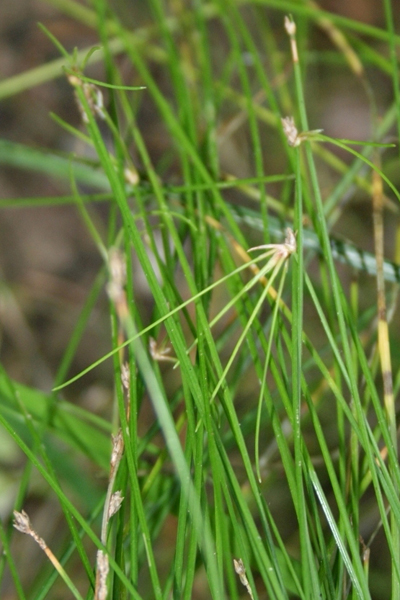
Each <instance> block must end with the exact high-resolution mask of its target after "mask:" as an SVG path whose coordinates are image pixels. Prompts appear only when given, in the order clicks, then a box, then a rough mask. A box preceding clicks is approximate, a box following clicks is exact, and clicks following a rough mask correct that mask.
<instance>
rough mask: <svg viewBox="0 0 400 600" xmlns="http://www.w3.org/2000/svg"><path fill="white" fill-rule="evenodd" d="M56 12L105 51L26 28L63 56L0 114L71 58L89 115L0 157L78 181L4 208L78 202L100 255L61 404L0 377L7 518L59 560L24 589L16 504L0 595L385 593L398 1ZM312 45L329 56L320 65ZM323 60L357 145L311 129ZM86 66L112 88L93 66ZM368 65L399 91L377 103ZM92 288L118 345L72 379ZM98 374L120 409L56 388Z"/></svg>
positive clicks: (392, 438)
mask: <svg viewBox="0 0 400 600" xmlns="http://www.w3.org/2000/svg"><path fill="white" fill-rule="evenodd" d="M47 1H48V2H49V3H50V4H53V5H54V6H55V7H57V8H58V9H59V10H60V11H62V12H65V13H66V14H68V15H69V16H70V17H72V18H73V19H74V20H75V21H76V22H77V23H83V24H85V25H87V26H89V27H91V28H93V30H94V31H96V32H97V36H98V40H99V45H98V46H96V47H94V48H89V49H83V50H77V49H75V50H72V51H69V50H67V49H65V48H64V46H63V45H62V44H61V43H60V42H59V41H58V40H57V39H56V38H55V36H54V35H53V34H52V32H51V31H50V30H49V29H51V28H49V29H48V28H46V27H44V26H43V25H42V26H41V31H42V33H43V35H47V36H48V37H49V38H50V40H51V41H52V42H53V43H54V45H55V46H56V48H57V49H58V51H59V52H60V54H61V59H57V60H54V61H53V62H50V63H48V64H46V65H44V66H43V67H39V68H37V69H32V70H31V71H30V72H27V73H24V74H22V75H19V76H16V77H12V78H9V79H7V80H4V81H3V82H1V83H0V99H2V98H6V97H10V96H12V95H14V94H16V93H17V92H21V91H23V90H26V89H29V88H30V87H32V86H33V85H35V84H37V83H40V82H43V81H46V80H50V79H53V78H56V77H58V76H59V75H60V67H61V66H62V67H63V70H62V73H63V75H62V76H63V77H66V78H67V80H68V82H69V83H70V85H71V94H74V95H75V100H76V105H77V107H78V110H79V115H80V125H79V127H74V126H73V125H72V124H71V123H70V122H66V121H65V120H63V119H62V118H60V117H59V116H56V115H52V118H53V119H54V120H55V121H56V123H57V124H58V125H59V127H60V128H61V129H62V130H64V135H65V136H68V138H69V139H73V140H75V142H76V148H78V149H79V151H77V152H75V153H72V154H70V155H67V154H62V153H59V152H58V153H57V152H50V151H45V150H44V149H40V148H35V149H33V148H30V147H28V146H24V145H22V144H16V143H13V142H11V141H7V140H0V161H1V162H2V164H7V165H12V166H14V167H17V168H19V169H25V170H28V169H31V170H33V171H34V172H36V173H41V174H43V176H46V177H48V178H53V179H55V180H58V181H61V182H63V183H62V185H64V186H65V188H66V189H67V190H68V193H66V194H65V195H60V196H58V197H35V198H30V197H26V198H21V199H17V200H15V199H13V200H11V199H7V198H4V199H2V200H1V201H0V208H1V209H2V210H4V211H6V210H22V209H27V208H29V210H33V209H35V207H36V208H38V207H40V206H48V207H56V206H60V205H61V204H63V205H71V207H72V209H73V210H77V211H79V215H80V216H81V219H82V222H83V223H84V225H85V226H86V230H87V233H88V235H89V236H90V237H91V239H92V240H93V243H94V246H95V247H96V248H97V251H98V254H99V257H100V258H101V263H102V264H101V267H100V268H99V270H98V273H97V274H96V276H95V279H94V283H93V286H92V288H91V290H90V291H89V293H88V296H87V300H86V302H85V303H84V306H83V307H82V310H81V314H80V316H79V318H78V319H77V321H76V325H75V327H74V328H73V330H72V331H71V337H70V342H69V344H68V345H67V347H66V348H65V352H64V353H63V355H62V356H60V357H59V367H58V370H57V371H56V372H55V374H54V379H53V390H52V392H51V393H45V392H43V391H41V390H38V389H35V388H34V387H32V386H28V385H23V384H22V383H19V382H17V381H15V380H13V379H12V378H11V377H10V376H9V374H8V373H7V370H6V369H5V368H3V367H2V368H1V372H0V392H1V393H0V423H1V427H2V430H3V433H4V436H6V439H7V440H9V443H10V444H11V445H12V446H13V447H17V448H19V449H20V451H21V453H22V455H23V456H24V467H23V470H22V471H20V473H19V480H18V489H17V491H16V492H15V493H14V503H13V509H14V519H15V521H14V525H15V528H16V529H18V530H19V531H20V532H22V533H25V534H27V535H28V536H30V537H32V538H33V539H34V541H36V542H37V543H38V545H39V547H40V548H41V549H42V550H43V551H44V552H45V554H46V555H47V558H48V559H50V561H51V571H49V570H48V563H47V562H46V563H43V564H42V565H40V566H39V567H38V568H37V569H36V570H34V569H32V572H31V573H29V582H28V583H27V582H26V577H25V574H23V573H22V572H21V569H20V567H19V558H18V552H17V551H16V550H15V548H16V547H17V546H16V544H17V543H18V540H17V539H16V538H18V536H20V533H16V531H15V529H14V528H13V527H12V515H11V513H10V515H9V518H7V519H6V520H5V521H4V523H2V524H1V527H0V534H1V542H2V546H3V554H2V558H1V569H0V572H1V575H2V582H3V583H2V585H3V589H4V591H3V593H4V594H5V592H6V590H7V593H8V594H10V591H9V590H10V589H11V588H12V586H13V587H14V591H13V592H12V594H14V595H15V597H18V598H21V599H25V598H27V599H28V598H29V599H30V600H43V599H44V598H46V597H50V596H51V597H53V594H54V593H56V592H55V590H62V591H61V592H58V593H60V597H64V596H63V594H65V593H67V592H66V591H65V589H66V588H67V589H68V590H69V593H71V594H72V595H73V596H74V597H75V598H77V599H82V598H84V597H85V598H96V599H97V600H106V598H118V599H124V598H133V599H142V598H143V599H144V598H152V599H156V600H164V599H166V598H174V599H182V600H183V599H185V600H188V599H189V598H194V597H196V598H213V599H214V600H222V599H223V598H228V597H229V598H232V599H237V598H238V597H239V596H241V595H245V594H246V595H249V596H250V597H251V598H254V599H257V598H270V599H274V600H285V599H288V598H292V597H295V598H301V599H302V600H309V599H311V598H314V599H316V598H321V599H327V600H328V599H329V600H331V599H334V598H348V597H351V598H359V599H360V600H361V599H362V600H367V599H369V598H388V597H391V598H392V599H393V600H397V599H398V598H399V597H400V533H399V523H400V495H399V490H400V468H399V463H398V449H397V445H398V443H397V424H396V407H395V398H396V396H397V395H398V391H399V387H400V369H399V356H398V354H396V353H393V352H391V347H390V340H389V331H391V336H392V340H393V344H394V343H396V342H398V328H396V326H395V324H396V320H395V309H396V300H397V293H398V284H399V282H400V276H399V269H398V267H397V266H396V260H398V259H399V256H398V255H396V254H395V252H393V256H390V259H385V258H384V255H383V239H384V238H383V234H384V228H383V217H382V215H383V210H384V209H385V208H388V209H390V210H391V211H392V214H393V221H394V220H395V216H396V217H397V214H398V202H399V200H400V193H399V191H398V181H396V180H395V179H394V176H393V173H394V172H395V171H394V168H393V165H397V168H398V159H399V157H398V150H397V149H395V150H393V147H394V144H392V143H388V141H390V142H391V140H392V138H393V136H394V137H395V138H396V142H397V139H398V133H393V132H394V131H395V130H396V128H397V132H399V131H400V98H399V81H398V64H397V56H396V49H397V46H398V44H399V42H400V36H398V35H396V33H395V27H394V21H393V14H392V7H391V2H390V0H384V2H383V5H384V8H385V19H386V21H385V22H386V26H385V28H377V27H373V26H370V25H366V24H364V23H361V22H359V21H355V20H352V19H348V18H344V17H342V16H339V15H336V14H333V13H329V12H327V11H323V10H322V9H320V8H319V7H318V6H317V5H316V3H314V2H308V1H300V0H299V1H295V0H293V1H287V2H286V1H279V2H276V1H273V0H260V1H257V2H255V1H250V0H242V1H241V2H238V1H237V0H224V2H222V1H221V0H211V1H210V2H208V3H207V4H206V3H204V2H201V1H198V0H195V1H193V2H191V3H184V2H171V3H166V2H162V0H150V1H149V3H148V4H149V7H150V9H151V15H149V16H148V22H147V24H145V25H143V26H141V27H140V28H136V29H135V27H134V26H131V24H130V23H129V22H128V20H127V17H126V15H125V17H126V19H125V18H123V17H122V16H121V15H122V13H120V14H118V9H113V8H112V5H113V4H114V3H111V2H107V0H94V1H93V3H92V6H90V7H89V6H87V5H86V4H80V3H78V2H76V1H75V0H64V1H63V2H60V1H59V0H47ZM115 4H116V5H118V3H115ZM122 4H123V3H122ZM121 10H122V8H121ZM132 10H133V9H132ZM288 15H290V16H288ZM316 31H319V32H320V33H321V32H322V34H323V36H324V39H327V40H329V50H326V51H323V50H320V51H317V50H315V48H314V45H313V44H314V41H313V40H314V39H315V38H316V33H315V32H316ZM121 57H122V59H121ZM316 62H318V63H319V64H320V65H322V67H323V68H324V69H329V70H330V71H332V74H333V75H332V76H334V75H335V74H336V72H337V73H339V74H340V73H341V72H343V71H346V72H349V73H350V74H351V77H352V78H353V80H354V81H355V82H356V84H357V86H359V88H360V89H361V90H362V93H364V94H365V95H366V98H367V101H368V106H369V109H370V115H371V117H370V124H369V125H370V130H371V136H370V139H369V140H367V141H365V140H364V141H362V140H359V141H357V140H348V139H335V138H333V137H329V136H328V135H325V134H323V133H322V131H321V130H320V129H311V127H310V125H309V123H311V124H312V126H313V127H318V125H319V124H318V122H317V119H318V117H317V116H314V114H317V111H316V102H315V99H313V98H311V97H309V96H310V94H309V93H308V89H309V86H312V85H313V81H314V80H313V68H314V66H315V63H316ZM99 63H100V64H102V65H103V66H104V81H100V80H99V79H98V78H93V77H90V76H89V74H90V69H91V68H92V66H93V65H94V64H97V65H98V64H99ZM371 69H375V71H378V72H379V73H380V75H381V76H382V77H383V76H384V77H385V78H386V79H387V81H388V83H389V84H390V85H391V86H392V92H391V93H392V95H393V98H392V101H391V104H390V105H388V106H386V107H384V108H382V106H381V104H380V103H378V101H377V97H378V95H379V90H377V89H376V87H375V86H374V81H373V78H372V77H371V76H370V72H371ZM327 133H329V132H327ZM389 136H392V137H390V138H389ZM156 137H157V141H156V142H155V138H156ZM354 147H355V148H356V149H354ZM88 156H90V157H91V158H90V159H88V158H87V157H88ZM236 157H238V158H236ZM324 177H327V179H328V183H327V184H326V183H325V182H324V180H323V178H324ZM357 194H358V195H362V197H364V198H367V199H369V200H370V201H371V208H370V209H369V208H368V209H365V210H368V211H369V210H370V213H371V214H372V215H373V221H374V242H375V246H374V248H375V250H374V252H373V253H371V252H370V253H367V252H364V251H363V250H362V249H360V248H358V246H357V244H356V242H357V239H358V238H357V237H356V238H355V240H352V241H353V243H351V242H350V243H348V242H347V241H343V240H342V239H338V238H337V236H335V234H334V233H332V232H333V231H334V228H335V225H336V224H337V223H338V222H339V219H342V218H343V214H344V211H345V203H344V202H343V198H346V199H347V200H348V201H350V202H351V200H352V198H354V197H356V195H357ZM105 206H106V207H107V209H104V207H105ZM99 207H101V208H102V211H100V210H99ZM256 250H258V251H259V253H258V254H257V253H256V252H255V251H256ZM253 251H254V252H253ZM343 263H344V265H345V266H343ZM364 271H365V272H366V273H365V272H364ZM372 276H374V277H375V279H373V277H372ZM371 281H372V282H373V286H372V289H375V290H376V293H375V292H374V294H372V295H371V294H370V293H369V292H368V293H367V292H366V291H365V290H370V289H371ZM375 281H376V283H375ZM3 286H4V294H6V284H3ZM368 286H369V287H368ZM385 286H386V289H385ZM102 290H106V292H107V310H106V311H104V313H103V317H104V320H106V319H107V318H108V319H109V323H110V339H111V343H110V351H109V353H107V354H106V355H102V356H99V358H98V360H96V361H95V362H92V363H91V364H88V365H87V367H86V368H85V369H84V370H80V371H79V372H76V370H75V371H74V366H73V365H74V358H75V356H76V353H77V352H78V349H79V346H80V344H81V342H82V340H84V339H85V335H86V332H87V329H88V327H89V323H90V319H91V317H92V315H93V313H94V312H95V310H96V307H97V306H98V305H101V302H100V301H99V296H100V295H101V291H102ZM386 296H387V298H386ZM143 299H145V300H143ZM390 320H392V324H393V326H392V324H391V322H390ZM388 321H389V323H388ZM390 327H392V329H390ZM104 361H111V362H112V365H113V406H112V408H110V410H109V411H106V412H105V413H103V414H95V413H94V412H93V411H91V410H89V409H88V408H84V407H81V406H79V405H78V404H77V403H75V402H74V401H72V399H71V398H69V396H68V390H69V389H70V387H69V386H72V384H73V386H74V387H73V389H74V390H78V393H79V394H82V391H83V389H84V386H85V381H86V379H85V378H84V376H85V375H87V374H88V373H89V372H90V374H91V376H92V377H97V375H96V373H98V371H97V370H95V369H96V368H97V367H99V365H101V364H102V363H103V362H104ZM392 362H393V364H392ZM68 398H69V399H68ZM88 464H89V465H91V468H93V467H94V468H95V469H96V471H97V472H101V473H102V476H103V480H102V481H101V482H100V483H99V482H98V481H96V477H95V475H93V473H92V474H91V475H89V476H88V475H87V474H86V473H87V465H88ZM92 476H93V480H91V477H92ZM88 477H89V479H88ZM38 481H40V486H42V487H43V486H44V485H45V486H46V491H45V492H43V497H42V500H41V502H43V503H46V502H48V503H49V506H50V502H51V503H52V504H53V505H54V503H56V504H57V506H58V507H59V508H60V510H61V511H62V516H63V522H64V524H65V525H64V528H62V533H60V540H61V543H60V544H58V545H57V548H52V547H51V543H50V541H48V540H45V539H44V538H43V535H42V532H41V531H40V530H38V528H37V527H36V525H35V511H34V509H33V511H32V512H28V506H27V505H28V503H29V501H30V497H31V496H30V489H31V487H32V485H36V486H37V485H38ZM21 537H22V536H21ZM24 541H25V538H24ZM19 543H22V542H21V541H19ZM26 543H28V538H26ZM39 547H38V548H37V552H38V553H39V552H40V549H39ZM382 557H385V566H384V567H382V562H383V560H382ZM60 578H61V579H62V581H60ZM11 579H12V584H11ZM53 588H54V589H53ZM389 590H391V592H390V591H389ZM3 593H2V595H3ZM10 597H11V596H10ZM54 597H55V596H54Z"/></svg>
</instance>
